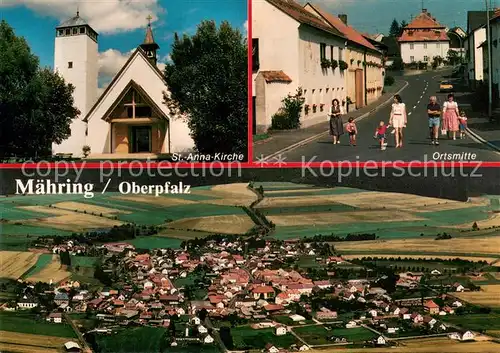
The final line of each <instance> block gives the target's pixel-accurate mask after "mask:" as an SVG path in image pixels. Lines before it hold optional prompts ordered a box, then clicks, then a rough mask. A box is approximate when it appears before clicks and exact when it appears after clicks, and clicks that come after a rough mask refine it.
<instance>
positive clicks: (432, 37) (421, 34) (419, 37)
mask: <svg viewBox="0 0 500 353" xmlns="http://www.w3.org/2000/svg"><path fill="white" fill-rule="evenodd" d="M398 41H399V42H449V41H450V38H449V37H448V35H447V34H446V31H445V30H444V29H441V30H438V29H436V30H404V31H403V34H402V35H401V37H399V38H398Z"/></svg>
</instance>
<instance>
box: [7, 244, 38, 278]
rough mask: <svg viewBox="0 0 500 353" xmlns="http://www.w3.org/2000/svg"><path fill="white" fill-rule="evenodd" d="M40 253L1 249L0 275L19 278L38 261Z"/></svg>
mask: <svg viewBox="0 0 500 353" xmlns="http://www.w3.org/2000/svg"><path fill="white" fill-rule="evenodd" d="M39 256H40V254H35V253H31V252H17V251H0V257H1V259H2V261H1V262H0V277H4V278H12V279H18V278H19V277H21V276H22V275H23V274H24V273H25V272H26V271H28V270H29V269H30V268H31V267H32V266H34V265H35V264H36V263H37V260H38V257H39Z"/></svg>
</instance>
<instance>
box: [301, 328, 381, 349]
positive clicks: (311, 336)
mask: <svg viewBox="0 0 500 353" xmlns="http://www.w3.org/2000/svg"><path fill="white" fill-rule="evenodd" d="M293 331H294V332H295V333H296V334H297V335H298V336H299V337H300V338H302V339H303V340H304V341H305V342H307V344H309V345H312V346H317V345H323V344H331V343H333V342H332V341H331V340H330V337H335V338H345V339H346V340H347V342H365V341H369V340H371V339H373V338H375V337H376V335H375V333H373V332H372V331H370V330H368V329H365V328H363V327H355V328H349V329H347V328H335V329H333V330H327V329H326V328H325V327H324V326H321V325H314V326H305V327H297V328H294V329H293Z"/></svg>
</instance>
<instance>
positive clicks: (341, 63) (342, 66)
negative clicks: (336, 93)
mask: <svg viewBox="0 0 500 353" xmlns="http://www.w3.org/2000/svg"><path fill="white" fill-rule="evenodd" d="M339 68H340V70H342V71H344V70H347V69H348V68H349V65H348V64H347V63H346V62H345V61H344V60H340V61H339Z"/></svg>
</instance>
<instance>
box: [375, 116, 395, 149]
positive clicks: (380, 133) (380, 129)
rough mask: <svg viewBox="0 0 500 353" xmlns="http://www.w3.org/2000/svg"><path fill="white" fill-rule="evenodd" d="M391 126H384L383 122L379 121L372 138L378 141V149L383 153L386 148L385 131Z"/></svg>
mask: <svg viewBox="0 0 500 353" xmlns="http://www.w3.org/2000/svg"><path fill="white" fill-rule="evenodd" d="M390 126H391V125H385V123H384V122H383V121H381V122H380V123H379V124H378V126H377V129H376V130H375V136H374V138H376V139H378V141H379V143H380V149H381V150H382V151H383V150H385V149H386V148H387V143H386V142H385V140H386V136H385V134H386V132H387V129H388V128H389V127H390Z"/></svg>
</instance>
